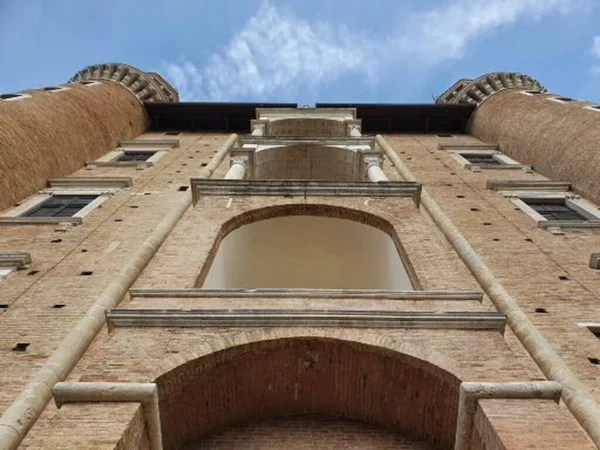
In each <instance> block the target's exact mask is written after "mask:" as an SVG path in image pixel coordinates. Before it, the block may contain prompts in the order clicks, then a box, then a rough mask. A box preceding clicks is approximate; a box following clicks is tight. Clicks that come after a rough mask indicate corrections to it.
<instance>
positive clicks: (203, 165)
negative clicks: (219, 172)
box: [200, 163, 208, 167]
mask: <svg viewBox="0 0 600 450" xmlns="http://www.w3.org/2000/svg"><path fill="white" fill-rule="evenodd" d="M200 165H201V166H202V167H206V166H208V163H202V164H200Z"/></svg>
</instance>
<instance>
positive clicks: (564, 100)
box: [548, 97, 577, 103]
mask: <svg viewBox="0 0 600 450" xmlns="http://www.w3.org/2000/svg"><path fill="white" fill-rule="evenodd" d="M548 100H550V101H553V102H556V103H569V102H576V101H577V100H575V99H573V98H570V97H549V98H548Z"/></svg>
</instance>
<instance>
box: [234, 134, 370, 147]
mask: <svg viewBox="0 0 600 450" xmlns="http://www.w3.org/2000/svg"><path fill="white" fill-rule="evenodd" d="M239 143H240V145H244V144H249V145H297V144H310V145H321V146H327V145H339V146H348V145H349V146H356V145H368V146H369V147H374V146H375V138H374V137H368V136H357V137H350V136H343V137H329V136H327V137H303V136H302V137H294V136H252V135H245V136H242V137H240V140H239Z"/></svg>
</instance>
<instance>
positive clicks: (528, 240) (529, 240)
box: [525, 238, 533, 242]
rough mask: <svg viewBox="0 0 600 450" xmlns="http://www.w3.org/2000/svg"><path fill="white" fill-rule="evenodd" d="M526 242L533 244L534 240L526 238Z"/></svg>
mask: <svg viewBox="0 0 600 450" xmlns="http://www.w3.org/2000/svg"><path fill="white" fill-rule="evenodd" d="M525 240H526V241H527V242H533V239H531V238H525Z"/></svg>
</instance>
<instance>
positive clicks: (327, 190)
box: [191, 178, 421, 206]
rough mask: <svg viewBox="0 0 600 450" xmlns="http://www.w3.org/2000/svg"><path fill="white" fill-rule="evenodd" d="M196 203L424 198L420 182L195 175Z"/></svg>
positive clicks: (192, 182) (416, 201)
mask: <svg viewBox="0 0 600 450" xmlns="http://www.w3.org/2000/svg"><path fill="white" fill-rule="evenodd" d="M191 184H192V199H193V203H194V205H196V203H197V202H198V198H199V197H200V196H203V195H213V196H214V195H223V196H228V197H232V196H273V195H275V196H280V197H294V196H299V197H310V196H334V197H409V198H412V199H413V201H414V202H415V204H416V205H417V206H418V205H419V202H420V198H421V185H420V184H419V183H412V182H404V181H389V182H386V183H379V184H378V183H370V182H324V181H304V180H255V181H244V180H218V179H210V180H209V179H201V178H192V180H191Z"/></svg>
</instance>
